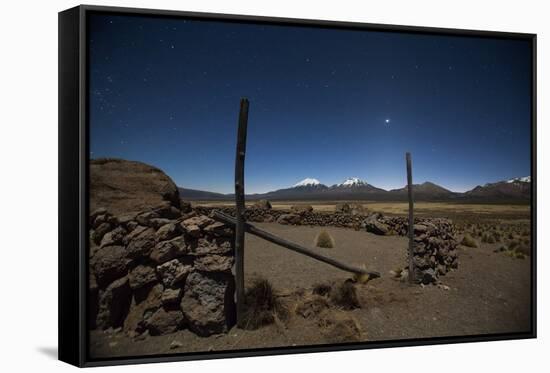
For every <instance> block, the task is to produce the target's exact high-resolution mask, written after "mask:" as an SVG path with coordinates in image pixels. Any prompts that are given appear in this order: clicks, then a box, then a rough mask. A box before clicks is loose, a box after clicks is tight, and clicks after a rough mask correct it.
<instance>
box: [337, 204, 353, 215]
mask: <svg viewBox="0 0 550 373" xmlns="http://www.w3.org/2000/svg"><path fill="white" fill-rule="evenodd" d="M334 211H336V212H338V213H340V214H349V213H350V212H351V208H350V206H349V205H348V204H347V203H337V204H336V206H335V207H334Z"/></svg>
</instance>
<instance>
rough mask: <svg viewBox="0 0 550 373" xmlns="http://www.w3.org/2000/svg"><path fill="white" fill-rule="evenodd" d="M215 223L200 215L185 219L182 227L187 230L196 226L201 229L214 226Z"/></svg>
mask: <svg viewBox="0 0 550 373" xmlns="http://www.w3.org/2000/svg"><path fill="white" fill-rule="evenodd" d="M214 222H215V221H214V220H213V219H210V218H209V217H208V216H204V215H199V216H194V217H192V218H189V219H185V220H184V221H182V222H181V226H182V227H183V228H184V229H185V230H187V226H190V225H196V226H197V227H199V228H200V229H203V228H206V227H207V226H208V225H210V224H213V223H214Z"/></svg>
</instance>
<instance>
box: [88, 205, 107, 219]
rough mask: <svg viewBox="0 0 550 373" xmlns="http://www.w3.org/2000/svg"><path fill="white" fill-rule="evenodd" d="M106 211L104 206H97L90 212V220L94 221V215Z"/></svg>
mask: <svg viewBox="0 0 550 373" xmlns="http://www.w3.org/2000/svg"><path fill="white" fill-rule="evenodd" d="M106 213H107V209H106V208H105V207H98V208H96V209H95V210H94V211H92V213H91V214H90V221H94V220H95V218H96V217H98V216H99V215H105V214H106Z"/></svg>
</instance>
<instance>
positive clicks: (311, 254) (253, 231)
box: [213, 211, 380, 278]
mask: <svg viewBox="0 0 550 373" xmlns="http://www.w3.org/2000/svg"><path fill="white" fill-rule="evenodd" d="M213 216H214V218H216V219H218V220H220V221H222V222H224V223H226V224H229V225H233V226H236V224H237V221H236V219H235V218H233V217H232V216H229V215H227V214H224V213H222V212H220V211H214V215H213ZM244 229H245V231H246V232H248V233H250V234H253V235H255V236H258V237H260V238H263V239H264V240H266V241H269V242H272V243H274V244H276V245H279V246H282V247H285V248H287V249H290V250H292V251H295V252H297V253H300V254H303V255H306V256H309V257H310V258H313V259H317V260H319V261H321V262H324V263H327V264H330V265H331V266H333V267H336V268H339V269H341V270H343V271H346V272H351V273H357V274H361V275H369V277H370V278H377V277H380V273H379V272H375V271H367V270H366V269H362V268H357V267H353V266H350V265H347V264H345V263H341V262H339V261H337V260H334V259H332V258H328V257H326V256H323V255H321V254H319V253H317V252H315V251H312V250H310V249H308V248H305V247H303V246H300V245H298V244H295V243H293V242H290V241H287V240H284V239H282V238H279V237H277V236H275V235H273V234H271V233H269V232H266V231H264V230H262V229H259V228H257V227H255V226H253V225H252V224H248V223H245V224H244Z"/></svg>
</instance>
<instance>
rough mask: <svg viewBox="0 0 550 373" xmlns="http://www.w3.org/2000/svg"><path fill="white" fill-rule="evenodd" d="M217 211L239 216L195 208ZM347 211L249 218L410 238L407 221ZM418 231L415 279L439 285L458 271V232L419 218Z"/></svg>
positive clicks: (304, 210) (252, 212) (254, 212)
mask: <svg viewBox="0 0 550 373" xmlns="http://www.w3.org/2000/svg"><path fill="white" fill-rule="evenodd" d="M213 210H218V211H221V212H223V213H225V214H228V215H231V216H235V208H234V207H221V208H217V207H203V206H199V207H196V208H195V211H197V212H198V213H200V214H203V215H210V214H211V212H212V211H213ZM340 210H342V209H340ZM343 211H350V212H347V213H345V212H341V211H338V212H323V211H313V209H312V208H311V206H307V205H296V206H294V207H293V208H292V209H291V210H273V209H271V208H270V207H269V205H267V204H264V205H263V208H258V207H252V208H247V209H246V212H245V216H246V219H247V220H248V221H250V222H277V223H279V224H289V225H310V226H333V227H343V228H353V229H357V230H359V229H364V230H366V231H367V232H371V233H374V234H377V235H400V236H406V235H407V234H408V230H409V222H408V219H407V218H406V217H400V216H384V215H383V214H381V213H377V212H367V211H359V212H358V211H355V210H353V209H343ZM414 231H415V238H414V250H413V251H414V258H413V260H414V261H413V263H414V265H415V268H416V273H415V278H416V279H417V281H418V282H422V283H424V284H428V283H435V282H437V281H438V279H439V277H440V276H442V275H445V274H446V273H447V272H448V271H450V270H452V269H455V268H457V267H458V252H457V250H456V248H457V245H458V243H457V241H456V240H455V233H456V230H455V227H454V225H453V223H452V221H450V220H449V219H443V218H415V227H414ZM403 249H404V250H407V249H406V248H403ZM405 267H407V266H405ZM407 275H408V274H407Z"/></svg>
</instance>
